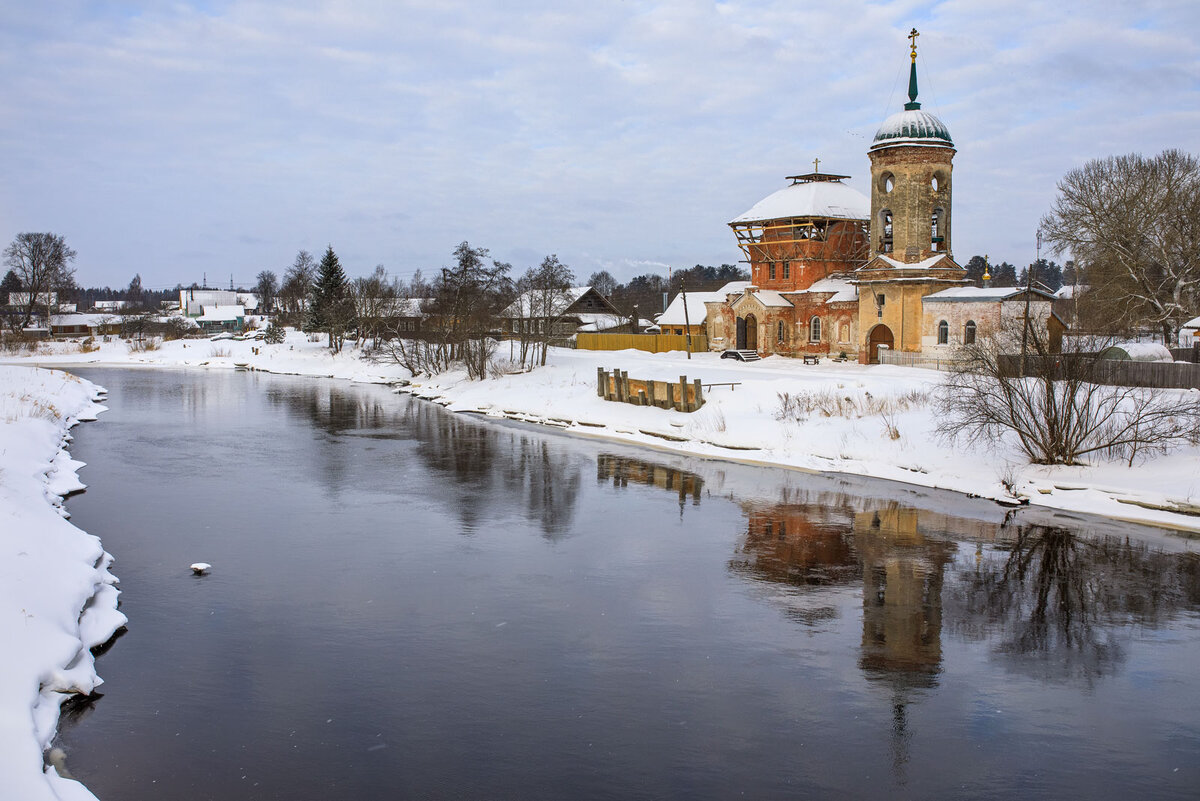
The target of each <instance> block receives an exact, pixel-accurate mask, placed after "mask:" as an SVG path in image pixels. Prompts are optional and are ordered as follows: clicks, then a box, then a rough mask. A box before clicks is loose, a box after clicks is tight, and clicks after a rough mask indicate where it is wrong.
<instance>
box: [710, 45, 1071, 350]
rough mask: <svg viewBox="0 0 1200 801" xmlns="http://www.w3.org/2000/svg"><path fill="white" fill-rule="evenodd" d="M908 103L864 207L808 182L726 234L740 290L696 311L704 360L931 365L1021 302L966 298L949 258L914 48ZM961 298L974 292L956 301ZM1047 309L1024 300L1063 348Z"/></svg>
mask: <svg viewBox="0 0 1200 801" xmlns="http://www.w3.org/2000/svg"><path fill="white" fill-rule="evenodd" d="M917 35H918V34H917V32H916V31H915V30H914V31H913V32H912V34H910V38H911V40H912V50H911V53H910V56H911V59H912V63H911V66H910V71H909V85H908V98H909V100H908V102H907V103H905V104H904V109H903V110H902V111H899V112H897V113H895V114H893V115H892V116H890V117H888V118H887V120H885V121H884V123H883V124H882V125H881V126H880V127H879V130H878V131H877V132H876V134H875V138H874V140H873V141H872V143H871V146H870V148H869V149H868V152H867V155H868V158H869V159H870V162H871V182H870V197H867V196H866V195H863V194H862V193H861V192H858V191H857V190H855V189H854V188H852V187H850V186H848V185H846V184H844V183H843V181H844V180H846V179H847V178H849V176H846V175H836V174H829V173H822V172H820V171H819V167H820V163H819V161H817V162H814V165H813V166H814V169H813V172H811V173H807V174H804V175H795V176H790V177H789V178H788V180H789V181H791V183H790V184H789V185H788V186H785V187H784V188H783V189H780V190H779V191H777V192H774V193H773V194H771V195H769V196H767V197H766V198H764V199H763V200H761V201H759V202H758V203H756V204H755V205H754V206H753V207H751V208H750V210H749V211H747V212H746V213H744V214H742V215H740V216H738V217H736V218H734V219H733V220H732V221H730V223H729V226H730V228H731V229H732V230H733V233H734V236H735V238H736V240H737V244H738V247H739V248H741V250H742V252H743V254H744V255H745V260H746V261H747V262H748V263H749V265H750V274H751V282H750V283H749V284H748V285H744V286H740V287H734V286H733V285H730V287H727V288H726V289H727V290H728V291H724V292H722V295H723V296H722V297H720V298H718V299H716V300H712V301H708V302H706V303H705V306H706V307H707V315H706V319H707V320H708V334H709V347H710V349H712V350H726V349H736V350H753V351H757V352H758V353H760V354H763V355H768V354H780V355H786V356H810V357H811V356H818V357H820V356H830V357H835V358H836V357H843V358H857V359H858V361H860V362H862V363H864V364H872V363H876V362H879V361H881V360H884V359H885V358H886V357H881V355H880V353H881V351H882V352H884V353H885V354H886V353H887V352H888V351H899V352H903V353H910V354H924V355H940V354H941V352H942V351H944V350H946V349H948V348H949V347H951V346H956V345H961V344H964V343H967V342H969V341H973V340H974V339H975V338H976V337H979V338H982V337H988V336H991V335H993V334H995V333H996V332H997V331H998V329H999V327H1000V326H1001V324H1002V323H1003V321H1004V320H1005V318H1006V316H1007V310H1009V309H1016V308H1018V307H1019V308H1020V311H1021V314H1024V313H1025V309H1026V302H1025V301H1026V295H1025V293H1024V290H1021V289H1017V290H1005V291H1004V292H1001V291H999V290H992V289H989V288H987V287H984V288H982V289H980V288H975V287H969V286H968V281H967V278H966V270H965V269H964V268H963V267H961V266H960V265H959V264H958V263H957V262H956V261H955V260H954V257H953V255H952V250H951V222H952V219H953V216H952V210H953V206H952V180H951V179H952V172H953V163H952V162H953V159H954V154H955V153H956V152H957V151H956V150H955V147H954V142H953V140H952V139H951V138H950V132H949V130H948V129H947V127H946V125H945V124H944V123H943V122H942V121H941V120H940V119H938V118H937V117H936V116H935V115H933V114H931V113H929V112H928V111H923V110H922V109H921V104H920V103H919V102H917V71H916V37H917ZM959 290H972V291H959ZM1053 301H1054V297H1053V296H1052V295H1050V294H1049V293H1046V292H1043V291H1041V290H1039V289H1035V290H1034V291H1033V292H1032V293H1031V294H1030V296H1029V304H1028V308H1029V314H1030V317H1031V319H1032V320H1034V321H1035V325H1036V326H1037V328H1038V331H1039V332H1046V333H1047V334H1048V335H1049V339H1050V341H1051V342H1052V343H1053V342H1056V341H1060V340H1061V333H1062V329H1063V328H1064V326H1063V324H1062V320H1061V318H1058V317H1056V316H1054V315H1053V313H1052V304H1053Z"/></svg>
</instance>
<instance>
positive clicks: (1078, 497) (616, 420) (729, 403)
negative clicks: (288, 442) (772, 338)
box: [20, 332, 1200, 532]
mask: <svg viewBox="0 0 1200 801" xmlns="http://www.w3.org/2000/svg"><path fill="white" fill-rule="evenodd" d="M323 342H324V340H323V339H321V340H319V341H315V342H312V341H309V338H308V337H306V336H304V335H302V334H299V333H296V332H289V334H288V338H287V341H286V342H285V343H283V344H280V345H265V344H263V343H261V342H254V341H236V340H222V341H217V342H211V341H208V340H188V341H176V342H166V343H162V345H161V346H160V347H159V348H158V349H157V350H154V351H149V352H137V351H131V348H130V345H129V344H128V343H125V342H121V341H119V340H114V341H112V342H108V343H102V344H101V345H100V349H99V350H97V351H95V352H92V353H80V348H79V345H78V344H76V343H70V342H54V343H45V344H43V345H42V346H41V351H40V353H38V354H33V355H30V356H23V357H20V360H21V361H34V360H36V361H37V362H38V363H42V364H53V363H58V364H73V363H89V364H115V365H140V364H145V365H170V366H198V367H199V366H202V367H207V368H218V369H220V368H223V369H233V368H234V367H235V366H237V365H245V366H249V367H253V368H254V369H258V370H266V371H270V372H275V373H292V374H298V375H312V376H328V377H336V378H345V379H350V380H354V381H368V382H378V383H388V382H395V381H400V380H403V379H407V378H409V377H410V376H409V375H408V373H407V372H406V371H405V370H404V369H403V368H401V367H399V366H398V365H395V364H376V363H371V362H367V361H364V360H362V359H361V358H360V357H359V355H358V353H357V352H356V351H354V350H347V351H344V352H343V353H341V354H338V355H337V356H333V355H331V354H330V353H329V351H328V350H326V349H325V348H324V347H323ZM506 347H507V346H506V345H504V344H502V345H501V346H500V351H499V353H498V355H499V356H500V357H501V358H503V357H504V356H506V355H507V354H506V352H505V350H506ZM597 367H604V368H606V369H611V368H620V369H622V370H625V371H627V372H628V373H629V375H630V377H632V378H654V379H658V380H664V381H677V380H678V379H679V377H680V376H681V375H686V376H687V377H688V379H689V380H691V379H695V378H699V379H701V380H702V381H703V382H704V383H723V382H739V385H738V386H736V387H728V386H718V387H714V388H712V389H711V390H706V395H705V398H706V404H705V406H704V408H702V409H701V410H699V411H697V412H694V413H691V414H683V413H680V412H674V411H664V410H661V409H654V408H644V407H637V406H632V405H629V404H623V403H612V402H608V401H604V400H602V399H600V398H599V397H598V396H597V394H596V368H597ZM942 377H943V376H942V374H941V373H938V372H936V371H932V370H924V369H920V368H908V367H890V366H880V365H875V366H871V367H864V366H861V365H858V364H851V363H844V364H835V363H832V362H829V361H824V362H822V363H821V364H819V365H815V366H814V365H805V364H804V363H803V362H802V361H801V360H798V359H786V358H782V357H770V358H767V359H764V360H762V361H760V362H756V363H751V364H743V363H741V362H736V361H732V360H722V359H720V357H719V355H718V354H711V353H704V354H693V356H692V358H691V359H690V360H689V359H688V358H686V355H685V354H683V353H668V354H649V353H642V352H639V351H631V350H630V351H618V352H604V351H574V350H565V349H553V350H552V351H551V355H550V360H549V364H548V365H547V366H546V367H544V368H539V369H537V370H534V371H533V372H531V373H526V374H515V375H506V376H503V377H501V378H498V379H489V380H487V381H476V382H472V381H468V380H467V379H466V375H465V374H463V373H448V374H445V375H441V376H438V377H436V378H433V379H427V378H417V379H415V380H414V382H413V385H412V386H410V387H406V388H405V389H404V390H403V391H407V392H412V393H413V394H415V395H417V396H418V397H422V398H426V399H430V400H436V401H437V402H438V403H441V404H442V405H444V406H446V407H448V408H449V409H450V410H452V411H459V412H475V413H482V414H485V415H489V416H494V417H509V418H514V419H523V420H527V421H529V422H536V423H541V424H544V425H553V426H558V427H560V428H564V429H565V430H568V431H570V432H572V433H576V434H580V435H584V436H593V437H595V436H600V437H607V438H611V439H616V440H621V441H624V442H629V443H635V444H640V445H644V446H649V447H654V448H659V449H666V450H670V451H675V452H680V453H688V454H694V455H699V456H704V457H708V458H719V459H727V460H736V461H745V462H754V463H761V464H772V465H780V466H785V467H790V468H796V469H803V470H815V471H828V472H837V473H851V474H855V475H863V476H872V477H877V478H885V479H891V480H895V481H903V482H906V483H910V484H917V485H921V486H927V487H937V488H942V489H950V490H955V491H958V492H964V493H969V494H972V495H978V496H982V497H986V498H994V499H997V500H999V501H1001V502H1013V503H1015V502H1019V501H1023V502H1028V503H1030V504H1033V505H1040V506H1046V507H1051V508H1057V509H1065V510H1073V511H1080V512H1086V513H1089V514H1098V515H1104V516H1107V517H1111V518H1114V519H1118V520H1131V521H1141V522H1149V523H1156V524H1159V525H1165V526H1168V527H1171V528H1176V529H1181V530H1186V531H1193V532H1200V448H1198V447H1190V448H1186V449H1183V450H1179V451H1176V452H1174V453H1172V454H1168V455H1166V456H1159V457H1153V458H1151V459H1150V460H1147V461H1142V462H1138V463H1135V464H1134V466H1133V467H1132V468H1130V467H1128V466H1127V465H1126V464H1125V463H1123V462H1114V461H1105V460H1103V459H1099V458H1098V459H1096V460H1094V461H1093V463H1092V464H1090V465H1088V466H1080V467H1041V466H1036V465H1030V464H1028V463H1026V460H1025V459H1024V458H1023V456H1022V455H1021V453H1020V452H1019V451H1018V450H1017V449H1016V448H1015V447H1013V446H1000V447H996V448H985V447H983V446H970V447H968V446H964V445H952V444H947V443H944V442H941V441H939V440H938V438H937V436H936V434H935V433H934V429H935V427H936V420H935V419H934V413H933V410H932V407H931V405H930V403H929V401H928V399H929V397H930V396H931V394H932V392H933V391H934V390H935V388H936V386H937V385H938V383H939V382H940V381H941V380H942ZM1180 392H1181V393H1182V391H1180ZM781 393H789V394H790V395H791V396H793V397H798V398H800V399H801V401H802V403H803V404H804V405H805V406H809V407H811V410H810V411H808V412H807V413H806V414H803V415H802V416H801V417H800V418H797V417H796V416H793V417H792V418H791V419H787V420H781V419H779V412H780V394H781ZM1006 483H1007V484H1008V485H1009V486H1011V487H1013V488H1015V495H1016V496H1017V497H1014V492H1013V491H1010V490H1009V489H1008V488H1006V486H1005V484H1006ZM1171 510H1177V511H1171Z"/></svg>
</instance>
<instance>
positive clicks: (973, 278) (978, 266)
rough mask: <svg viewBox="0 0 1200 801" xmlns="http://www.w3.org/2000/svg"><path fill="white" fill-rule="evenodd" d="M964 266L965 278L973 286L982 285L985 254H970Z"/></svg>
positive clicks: (985, 261) (985, 265) (985, 263)
mask: <svg viewBox="0 0 1200 801" xmlns="http://www.w3.org/2000/svg"><path fill="white" fill-rule="evenodd" d="M965 266H966V269H967V280H968V281H970V282H971V283H972V284H974V285H975V286H983V271H984V268H985V267H987V256H972V257H971V260H970V261H968V262H967V263H966V265H965Z"/></svg>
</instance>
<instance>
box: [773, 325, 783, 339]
mask: <svg viewBox="0 0 1200 801" xmlns="http://www.w3.org/2000/svg"><path fill="white" fill-rule="evenodd" d="M775 328H776V333H775V338H776V339H778V340H779V341H780V342H782V341H783V320H780V321H779V322H778V323H777V324H776V326H775Z"/></svg>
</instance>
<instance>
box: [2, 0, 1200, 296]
mask: <svg viewBox="0 0 1200 801" xmlns="http://www.w3.org/2000/svg"><path fill="white" fill-rule="evenodd" d="M9 5H10V6H17V7H15V8H6V9H4V10H3V11H0V22H2V23H4V24H3V25H0V45H3V47H2V48H0V68H3V71H4V74H5V75H6V81H5V82H4V84H3V86H0V142H2V143H3V145H4V148H5V152H6V156H7V157H6V159H5V160H4V162H3V165H2V166H0V221H2V222H3V223H4V226H3V229H4V230H0V237H3V236H11V235H13V234H15V233H17V232H18V231H21V230H55V231H59V232H62V233H64V234H65V235H66V236H67V238H68V240H69V241H70V242H71V243H72V245H73V246H74V247H75V248H76V249H77V250H78V251H79V253H80V260H79V267H80V280H82V281H83V282H85V283H93V282H94V283H114V282H115V283H124V282H125V281H127V280H128V276H129V275H132V274H133V273H134V272H139V271H140V272H141V273H142V275H143V277H144V278H146V280H147V281H148V282H153V283H173V282H175V281H183V282H184V283H187V282H188V281H190V280H192V279H193V278H195V277H197V275H198V274H199V273H200V272H201V271H203V270H205V269H208V270H209V271H210V272H211V271H213V270H218V269H219V270H220V271H221V272H223V273H225V274H227V273H228V272H229V271H230V269H232V270H233V272H235V274H238V275H242V274H245V275H251V276H252V275H253V274H254V273H256V272H257V271H258V270H260V269H263V268H268V267H269V268H274V269H277V270H280V269H282V268H283V267H285V266H286V265H287V264H289V263H290V262H291V259H292V257H293V256H294V254H295V252H296V250H298V249H299V248H302V247H304V248H308V249H309V250H313V251H316V250H318V249H320V248H322V247H323V246H324V244H325V243H327V242H332V243H333V244H334V246H335V247H336V248H338V249H339V253H342V252H345V253H346V254H347V259H344V262H345V264H346V267H347V270H348V271H349V272H350V273H351V274H359V273H365V272H368V271H369V270H370V269H372V268H373V267H374V265H375V264H376V263H379V262H383V263H384V264H386V265H387V266H388V268H389V269H390V270H391V271H392V272H397V273H409V272H411V271H412V270H414V269H417V268H423V269H424V270H425V271H426V272H429V271H430V270H432V269H436V268H437V266H439V265H441V264H443V263H445V262H446V261H447V259H448V256H449V253H450V251H451V250H452V249H453V247H454V246H455V245H456V244H457V243H458V242H460V241H462V240H464V239H467V240H469V241H471V242H472V244H476V245H480V246H485V247H489V248H491V249H492V250H493V252H495V253H505V254H545V253H550V252H556V253H558V254H559V255H560V256H561V257H562V258H563V260H564V261H566V262H567V263H569V264H572V265H573V266H575V268H576V272H577V273H583V272H584V268H587V271H589V272H590V271H591V270H593V269H600V268H601V267H600V265H611V266H608V267H605V268H606V269H610V270H611V271H612V272H613V273H614V274H615V275H617V276H618V277H620V278H627V277H629V276H631V275H632V274H634V273H633V272H632V271H635V270H640V269H642V267H641V265H643V264H655V265H660V264H661V265H665V264H668V263H669V264H672V265H676V266H690V265H691V264H695V263H709V264H719V263H722V262H731V261H734V260H736V259H737V258H738V252H737V249H736V246H735V245H734V242H733V237H732V235H731V234H730V232H729V230H728V228H727V226H726V225H725V222H726V221H727V220H729V219H731V218H732V217H733V216H735V215H736V214H738V213H740V212H742V211H744V210H745V209H747V208H749V207H750V206H751V205H753V204H754V203H755V202H756V201H757V200H758V199H760V198H761V197H763V196H765V195H767V194H769V193H770V192H772V191H774V190H775V189H777V188H779V187H780V186H781V185H782V178H783V176H785V175H790V174H793V173H794V172H796V171H798V170H801V169H804V168H806V166H807V165H808V164H811V162H812V159H813V158H814V157H817V156H819V157H820V158H821V163H822V167H823V168H828V169H829V170H831V171H832V170H836V171H838V172H843V173H849V174H851V175H853V176H854V177H853V179H852V183H854V184H855V185H856V186H858V187H859V188H865V186H866V173H867V170H868V162H867V158H866V153H865V150H866V147H867V145H868V143H869V140H870V137H871V136H872V135H873V134H874V131H875V129H876V127H877V126H878V125H879V123H880V122H881V121H882V120H883V119H884V118H885V117H886V116H887V115H888V114H889V113H891V112H892V111H894V110H896V109H898V108H899V105H900V103H901V102H902V100H903V98H902V95H903V90H904V85H905V78H906V74H907V72H906V71H907V67H908V59H907V50H906V44H907V43H906V40H905V34H906V33H907V31H908V29H909V28H910V27H912V26H913V25H916V26H917V27H919V28H920V29H921V31H922V35H921V38H920V45H921V60H920V62H919V66H920V68H921V100H922V101H923V102H924V103H925V108H927V109H929V110H932V111H934V112H935V113H937V114H939V115H940V116H941V117H942V118H943V119H944V120H945V121H946V123H947V125H948V126H949V127H950V130H951V132H952V134H953V135H954V138H955V142H956V144H957V147H958V150H959V152H958V155H957V156H956V162H955V168H956V171H955V179H956V181H955V202H956V204H955V216H954V219H955V232H954V241H955V252H956V255H958V256H960V257H961V258H962V259H966V258H968V257H969V256H970V255H973V254H974V253H977V252H978V253H982V252H988V253H990V254H991V255H993V256H994V257H997V258H1001V259H1007V260H1009V261H1012V262H1014V263H1020V262H1022V261H1026V260H1029V259H1031V258H1032V249H1031V245H1030V242H1031V241H1032V238H1033V229H1034V226H1035V225H1036V221H1037V219H1038V217H1039V216H1040V215H1041V213H1042V212H1043V211H1044V210H1045V209H1046V208H1047V207H1048V205H1049V204H1050V202H1051V200H1052V199H1053V196H1054V183H1055V181H1056V180H1057V179H1058V178H1059V177H1060V176H1061V175H1062V174H1063V173H1064V172H1066V170H1068V169H1070V168H1072V167H1074V166H1078V165H1079V164H1080V163H1082V162H1083V161H1085V160H1087V159H1089V158H1094V157H1097V156H1104V155H1108V154H1110V153H1123V152H1131V151H1142V152H1157V151H1158V150H1161V149H1163V148H1165V147H1188V146H1194V145H1193V144H1192V143H1193V142H1194V141H1195V138H1196V137H1195V134H1196V131H1200V111H1197V109H1200V88H1198V87H1200V66H1198V65H1200V49H1198V46H1197V44H1196V43H1195V42H1194V41H1193V40H1192V38H1191V37H1189V36H1188V35H1187V34H1188V31H1190V30H1194V28H1195V27H1196V24H1197V23H1198V22H1200V11H1198V10H1197V9H1196V8H1195V7H1194V4H1193V3H1190V2H1186V3H1185V2H1178V3H1171V2H1159V3H1150V4H1148V5H1141V6H1138V7H1132V6H1128V5H1127V4H1124V3H1117V2H1108V1H1107V0H1105V1H1104V2H1099V3H1090V4H1087V6H1083V5H1081V4H1073V3H1065V4H1058V5H1051V4H1031V3H1029V4H1027V3H1015V2H1003V1H1001V2H996V3H989V4H979V3H974V2H966V0H947V1H946V2H942V3H937V4H927V3H916V2H884V3H866V2H856V0H851V1H850V2H847V3H843V4H838V5H835V6H829V5H828V4H797V3H795V2H782V0H781V1H780V2H727V3H715V4H707V3H700V2H692V1H685V0H678V1H677V2H662V3H652V2H631V3H626V4H591V5H587V6H583V5H580V6H578V7H577V8H576V7H571V8H570V10H564V7H562V6H561V5H560V4H548V3H532V2H527V3H521V2H515V3H504V4H500V3H487V2H472V3H450V4H446V3H439V4H437V5H436V7H430V6H429V5H428V4H416V3H390V2H382V0H379V1H378V2H342V3H334V2H289V3H275V2H262V1H260V2H247V3H229V4H224V3H209V4H205V5H203V6H201V5H187V4H162V3H145V4H136V3H135V4H132V5H129V4H122V5H115V4H114V5H101V6H96V5H94V4H90V3H84V2H78V3H74V2H51V3H48V4H45V8H41V7H40V6H41V5H42V4H39V8H38V9H36V11H37V13H36V14H35V13H32V12H31V11H30V10H27V9H25V8H21V7H19V6H21V4H9ZM162 253H176V254H179V255H178V256H176V257H175V258H173V259H170V260H166V261H164V260H163V259H162V258H161V256H160V254H162ZM350 254H354V257H353V260H350V259H351V257H350ZM511 258H512V259H513V261H514V269H516V270H517V271H521V270H523V269H524V268H525V267H527V266H529V265H528V264H523V263H522V264H518V263H517V259H516V257H515V256H514V257H511ZM360 262H361V263H360Z"/></svg>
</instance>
